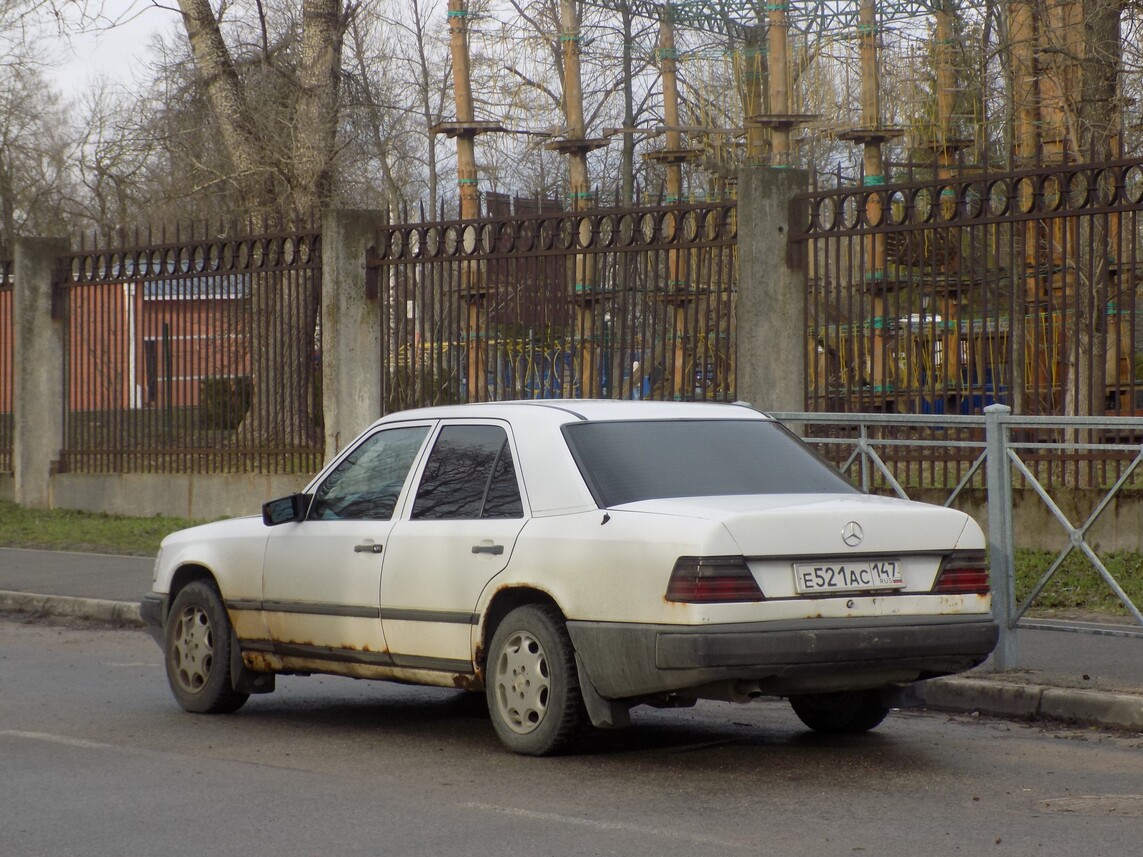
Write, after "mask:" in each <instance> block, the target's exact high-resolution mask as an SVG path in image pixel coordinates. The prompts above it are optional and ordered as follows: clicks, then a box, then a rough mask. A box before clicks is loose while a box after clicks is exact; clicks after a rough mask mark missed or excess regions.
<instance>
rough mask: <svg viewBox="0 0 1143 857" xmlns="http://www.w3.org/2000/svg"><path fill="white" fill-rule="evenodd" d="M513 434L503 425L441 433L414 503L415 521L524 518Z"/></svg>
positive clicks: (450, 429)
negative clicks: (511, 441)
mask: <svg viewBox="0 0 1143 857" xmlns="http://www.w3.org/2000/svg"><path fill="white" fill-rule="evenodd" d="M523 515H524V505H523V502H522V500H521V497H520V486H519V483H518V482H517V479H516V468H515V464H514V462H513V460H512V450H511V447H510V446H509V444H508V435H507V433H506V432H505V431H504V429H502V428H501V427H499V426H492V425H470V426H464V425H453V426H445V427H444V428H442V429H441V432H440V435H439V436H438V437H437V441H436V443H435V444H434V445H433V449H432V452H430V453H429V459H428V461H427V462H426V464H425V471H424V473H423V474H422V476H421V484H420V485H419V486H418V488H417V496H416V499H415V500H414V501H413V512H412V518H413V519H414V520H439V519H446V518H451V519H470V520H471V519H480V518H521V517H523Z"/></svg>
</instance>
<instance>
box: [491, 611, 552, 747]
mask: <svg viewBox="0 0 1143 857" xmlns="http://www.w3.org/2000/svg"><path fill="white" fill-rule="evenodd" d="M493 687H494V689H495V698H496V705H497V707H498V708H499V710H500V716H501V719H502V720H503V721H504V723H505V724H507V726H508V728H509V729H511V730H512V731H513V732H516V733H517V734H520V735H527V734H528V733H530V732H533V731H535V730H536V729H537V728H539V726H540V724H541V723H543V722H544V718H545V717H546V716H547V713H548V701H549V698H550V696H551V690H552V681H551V674H550V672H549V670H548V658H547V655H546V654H545V652H544V647H543V646H542V645H540V641H539V640H537V639H536V638H535V637H534V636H533V635H532V634H529V633H528V632H527V631H517V632H516V633H514V634H511V635H510V636H509V637H508V639H507V640H505V641H504V645H503V646H502V647H501V649H500V654H499V657H497V659H496V669H495V674H494V675H493Z"/></svg>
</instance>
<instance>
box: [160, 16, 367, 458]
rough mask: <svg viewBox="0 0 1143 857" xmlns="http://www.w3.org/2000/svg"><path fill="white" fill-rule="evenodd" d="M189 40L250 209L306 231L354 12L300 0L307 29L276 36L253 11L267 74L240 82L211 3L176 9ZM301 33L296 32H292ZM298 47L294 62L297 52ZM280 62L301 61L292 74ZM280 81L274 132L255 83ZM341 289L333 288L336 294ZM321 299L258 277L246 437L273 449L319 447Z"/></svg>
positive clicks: (329, 177) (327, 177) (324, 173)
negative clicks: (316, 386) (316, 385)
mask: <svg viewBox="0 0 1143 857" xmlns="http://www.w3.org/2000/svg"><path fill="white" fill-rule="evenodd" d="M179 8H180V10H181V11H182V13H183V23H184V25H185V29H186V33H187V38H188V40H189V43H190V48H191V53H192V54H193V56H194V61H195V65H196V67H197V70H198V74H199V81H200V84H201V86H202V87H203V89H204V90H205V93H206V97H207V99H208V102H209V104H210V106H211V110H212V114H213V117H214V121H215V123H216V126H217V129H218V133H219V135H220V137H221V139H222V142H223V145H224V146H225V149H226V152H227V154H228V156H229V159H230V162H231V165H232V167H233V170H234V181H235V183H236V184H237V185H238V186H239V187H240V188H242V190H243V192H244V193H245V197H246V199H247V200H248V203H249V206H250V208H251V209H252V210H253V211H255V212H260V213H263V214H274V215H277V216H279V217H281V218H283V219H285V220H286V221H287V222H289V223H294V224H301V223H306V222H308V221H309V219H310V218H312V217H313V216H314V215H315V214H316V212H318V211H320V210H322V209H324V208H326V207H327V206H329V204H330V203H331V201H332V200H333V192H334V162H335V157H336V153H337V132H338V127H339V122H340V109H341V103H340V97H341V77H342V66H341V57H342V45H343V40H344V36H345V32H346V27H347V25H348V23H349V20H350V18H351V16H352V14H353V11H354V8H355V7H353V6H348V5H347V4H346V3H345V2H343V0H303V2H302V4H301V21H300V28H298V29H296V30H295V28H294V27H288V28H284V31H283V33H284V34H283V33H272V32H271V30H270V22H269V17H268V15H267V9H266V8H265V6H264V4H263V3H262V2H261V0H259V2H257V4H256V9H255V11H256V13H257V19H258V28H257V30H256V31H255V32H257V33H259V34H260V36H261V45H260V48H261V51H260V55H261V64H260V66H259V67H257V68H256V69H250V70H249V71H248V73H247V74H246V75H245V76H244V75H243V74H241V73H240V71H239V68H238V66H237V65H236V63H235V61H234V58H233V56H232V54H231V51H230V49H229V47H228V46H227V43H226V40H225V39H224V37H223V16H222V13H223V12H225V11H226V7H225V6H224V7H221V8H220V12H219V13H218V14H216V13H215V11H214V9H213V8H212V7H211V4H210V3H209V2H208V0H179ZM291 23H295V22H291ZM290 39H296V54H292V53H291V51H290V48H292V47H294V45H292V44H285V42H288V41H289V40H290ZM277 51H280V52H281V55H282V57H283V58H285V57H290V58H293V59H294V64H293V66H292V67H291V66H290V65H288V64H287V63H286V62H285V60H284V59H283V60H281V61H280V60H279V59H278V57H277V56H276V55H275V52H277ZM267 78H269V79H272V80H275V79H281V81H282V82H283V83H284V84H285V88H284V91H283V92H284V95H283V101H282V102H281V103H278V104H275V105H273V106H274V107H275V108H277V117H278V121H277V122H266V121H262V117H260V110H259V108H260V107H261V106H262V105H260V104H259V103H258V101H257V99H256V98H255V95H256V94H257V93H256V92H255V88H254V85H253V82H254V81H258V82H265V81H266V79H267ZM328 287H329V288H335V287H336V284H333V283H331V284H329V285H328ZM318 300H319V295H318V290H317V288H316V285H315V284H314V283H313V282H311V281H309V280H306V281H304V282H302V283H298V284H294V285H293V287H290V288H279V287H278V286H277V284H276V283H275V282H274V281H272V280H270V279H269V278H267V277H264V276H262V275H255V276H252V277H251V301H252V306H253V315H254V318H253V324H252V327H251V333H252V341H251V364H252V374H253V380H254V395H253V401H252V404H251V409H250V412H249V414H248V415H247V418H246V419H245V420H244V421H243V424H242V426H241V431H242V432H243V433H244V434H246V435H247V436H248V437H251V438H253V439H254V440H255V441H257V442H259V443H261V444H263V445H264V446H267V447H280V446H282V445H288V444H293V443H298V442H302V443H313V442H315V441H316V438H317V436H318V426H319V419H318V415H317V414H316V413H314V407H315V405H314V402H313V396H312V377H313V363H312V361H311V360H310V359H309V355H310V354H311V353H312V352H313V349H314V345H315V328H316V323H317V308H318Z"/></svg>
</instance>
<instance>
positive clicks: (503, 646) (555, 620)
mask: <svg viewBox="0 0 1143 857" xmlns="http://www.w3.org/2000/svg"><path fill="white" fill-rule="evenodd" d="M485 685H486V688H487V690H486V693H487V696H488V711H489V714H490V715H491V716H492V725H493V726H494V727H495V729H496V734H497V735H498V736H499V737H500V740H501V741H503V742H504V744H505V745H507V747H508V748H509V749H510V750H514V751H515V752H517V753H523V754H525V755H529V756H546V755H550V754H553V753H558V752H560V751H562V750H566V749H567V748H568V747H569V746H571V744H572V742H574V741H575V739H576V738H577V737H578V736H579V735H580V733H581V732H582V731H583V729H584V725H585V723H586V717H587V712H586V710H585V709H584V705H583V697H582V696H581V694H580V689H579V674H578V673H577V672H576V665H575V653H574V651H573V649H572V644H571V640H570V639H569V638H568V633H567V629H566V628H565V627H564V621H563V617H562V616H561V615H560V614H559V611H557V610H556V609H555V608H554V607H549V606H546V605H539V604H529V605H526V606H524V607H518V608H516V609H515V610H513V611H512V612H511V613H509V614H508V615H507V616H505V617H504V620H503V621H502V622H501V623H500V626H499V627H498V628H497V629H496V633H495V634H493V635H492V645H491V646H490V647H489V657H488V667H487V674H486V676H485Z"/></svg>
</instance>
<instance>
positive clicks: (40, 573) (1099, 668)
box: [0, 548, 1143, 732]
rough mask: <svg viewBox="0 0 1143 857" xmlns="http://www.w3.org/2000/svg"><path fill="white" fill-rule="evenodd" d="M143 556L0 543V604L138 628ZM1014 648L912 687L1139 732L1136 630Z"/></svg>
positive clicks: (1047, 639)
mask: <svg viewBox="0 0 1143 857" xmlns="http://www.w3.org/2000/svg"><path fill="white" fill-rule="evenodd" d="M153 565H154V560H153V559H152V558H149V557H121V556H106V555H101V554H85V553H66V552H57V551H32V550H13V549H8V548H0V613H3V612H27V613H37V614H42V615H53V616H69V617H76V618H83V619H94V620H98V621H104V622H112V623H115V624H117V625H120V626H123V627H127V628H132V627H134V628H140V629H141V628H142V627H143V626H142V623H141V622H140V621H139V608H138V605H139V599H140V598H142V597H143V595H144V593H146V592H148V591H149V590H150V588H151V572H152V566H153ZM1092 627H1093V628H1094V629H1095V630H1097V631H1099V630H1105V631H1107V630H1116V628H1117V627H1120V628H1121V627H1122V626H1110V625H1108V626H1104V625H1095V626H1092ZM1128 627H1133V626H1128ZM1134 630H1139V629H1137V628H1135V629H1134ZM1016 652H1017V658H1018V663H1019V665H1020V668H1019V669H1013V670H1007V671H1005V672H1002V673H999V672H992V671H990V670H989V669H988V665H987V664H985V665H984V666H983V667H980V668H978V669H976V670H973V671H972V672H970V673H965V674H964V675H961V676H955V677H952V678H943V679H935V680H933V681H929V682H924V683H922V684H921V685H919V687H918V690H919V691H920V695H921V697H922V699H923V700H924V702H925V704H926V706H927V707H929V708H932V709H938V710H945V711H959V712H979V713H980V714H986V715H995V716H1000V717H1011V718H1019V719H1037V718H1046V719H1051V720H1060V721H1065V722H1074V723H1084V724H1092V725H1097V726H1105V727H1109V728H1114V729H1126V730H1130V731H1133V732H1143V636H1136V637H1122V636H1109V635H1107V634H1098V633H1097V634H1079V633H1072V632H1066V631H1062V630H1061V631H1058V630H1030V629H1020V630H1019V631H1017V632H1016Z"/></svg>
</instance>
